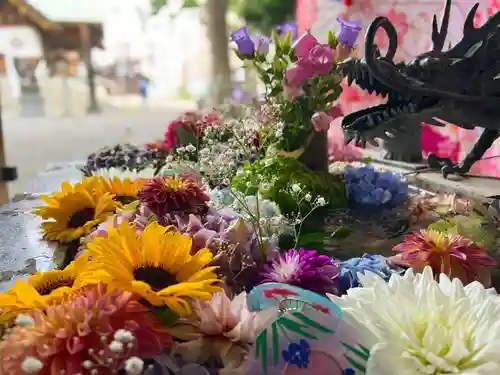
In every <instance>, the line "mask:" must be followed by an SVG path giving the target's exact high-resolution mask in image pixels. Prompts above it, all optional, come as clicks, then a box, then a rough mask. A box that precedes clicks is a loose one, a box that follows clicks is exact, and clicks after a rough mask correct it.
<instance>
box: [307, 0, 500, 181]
mask: <svg viewBox="0 0 500 375" xmlns="http://www.w3.org/2000/svg"><path fill="white" fill-rule="evenodd" d="M331 2H336V3H337V5H336V8H332V5H331ZM476 2H480V7H479V9H478V11H477V13H476V17H475V23H476V25H480V24H482V23H483V22H484V21H485V19H486V18H487V17H488V16H490V15H491V14H494V13H495V12H496V11H497V10H498V9H499V8H500V0H489V3H488V0H477V1H475V0H474V1H470V0H454V1H453V7H452V12H451V23H450V28H449V31H448V39H447V41H446V43H445V46H448V44H449V43H450V42H452V43H455V42H456V41H458V40H459V39H460V38H461V36H462V28H463V22H464V19H465V16H466V15H467V13H468V11H469V9H470V8H471V7H472V6H473V5H474V4H475V3H476ZM443 5H444V1H443V0H437V1H436V0H423V1H418V2H417V1H415V0H353V4H352V6H350V7H346V6H343V5H342V3H341V2H338V1H337V0H297V20H298V23H299V27H300V29H301V30H305V29H306V28H311V27H312V29H313V31H314V33H315V34H316V33H318V34H322V33H326V31H327V30H328V28H335V27H336V26H335V18H336V17H337V16H342V17H344V18H348V19H357V20H361V21H362V23H363V26H364V27H365V28H366V26H368V24H369V23H370V22H371V20H373V19H374V18H375V17H377V16H385V17H387V18H389V19H390V20H391V21H392V22H393V24H394V25H395V27H396V29H397V31H398V39H399V48H398V52H397V54H396V58H397V59H398V60H404V61H408V60H410V59H411V58H412V57H413V56H415V55H417V54H419V53H422V52H425V51H428V50H429V47H430V31H431V24H432V17H433V15H434V14H438V19H439V18H440V16H441V13H442V9H443ZM332 9H335V12H336V14H335V13H332ZM325 17H328V19H324V18H325ZM316 25H321V26H320V27H316ZM323 25H324V26H323ZM323 28H324V29H325V30H319V29H323ZM363 35H364V30H363V31H362V33H361V34H360V38H359V40H358V43H359V44H360V45H361V43H362V37H363ZM318 36H319V35H318ZM377 42H378V44H379V46H381V47H382V48H384V47H386V46H387V38H386V37H385V35H383V33H381V34H380V36H379V38H378V41H377ZM356 53H357V55H358V56H360V55H361V53H360V51H359V50H358V51H357V52H356ZM378 101H379V98H377V97H376V96H374V95H369V94H368V93H366V92H363V91H361V90H360V89H358V88H357V87H354V86H352V87H347V85H345V87H344V92H343V94H342V96H341V98H340V99H339V102H340V106H341V107H342V109H343V111H344V113H349V112H352V111H354V110H357V109H360V108H363V107H366V106H372V105H374V104H376V103H377V102H378ZM339 126H340V119H339V120H337V126H336V127H335V128H334V129H332V130H331V134H330V136H331V138H335V141H337V138H338V137H340V136H341V133H340V132H339V130H340V129H339V128H338V127H339ZM481 131H482V130H481V129H475V130H463V129H461V128H459V127H456V126H454V125H447V126H446V127H444V128H439V127H434V126H430V125H424V127H423V139H422V141H423V142H422V143H423V151H424V156H426V155H427V154H428V153H430V152H433V153H436V154H438V155H439V156H442V157H449V158H450V159H452V160H454V161H459V160H462V158H464V157H465V155H466V154H467V152H468V151H469V150H470V148H471V147H472V146H473V145H474V142H475V141H476V139H477V138H478V136H479V134H480V132H481ZM332 140H333V139H332ZM493 155H500V141H497V142H496V143H495V145H494V146H493V147H492V148H491V149H490V150H489V151H488V153H487V155H485V157H487V156H493ZM472 172H474V173H480V174H483V175H489V176H498V177H500V158H496V159H490V160H484V161H480V162H478V163H476V165H475V166H474V167H473V171H472Z"/></svg>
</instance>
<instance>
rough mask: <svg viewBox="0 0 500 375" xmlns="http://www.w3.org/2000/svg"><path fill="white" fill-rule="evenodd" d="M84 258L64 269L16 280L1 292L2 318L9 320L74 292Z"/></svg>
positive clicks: (0, 317) (0, 308)
mask: <svg viewBox="0 0 500 375" xmlns="http://www.w3.org/2000/svg"><path fill="white" fill-rule="evenodd" d="M83 260H84V259H82V260H77V261H74V262H72V263H71V264H69V265H68V266H67V267H66V268H64V269H63V270H54V271H47V272H37V273H35V274H33V275H31V276H30V277H28V279H27V280H18V281H16V283H15V284H14V286H13V287H12V288H11V289H9V290H7V291H6V292H4V293H0V310H1V314H0V320H1V321H3V322H5V321H9V320H11V319H12V318H14V317H15V316H16V315H17V314H20V313H23V312H28V311H30V310H32V309H35V308H43V307H45V306H47V305H48V304H49V303H52V302H55V301H58V300H60V299H61V298H62V297H64V296H65V295H67V294H71V293H73V292H74V291H75V290H76V289H77V287H76V285H75V281H76V275H77V273H78V271H79V269H80V267H81V265H82V261H83Z"/></svg>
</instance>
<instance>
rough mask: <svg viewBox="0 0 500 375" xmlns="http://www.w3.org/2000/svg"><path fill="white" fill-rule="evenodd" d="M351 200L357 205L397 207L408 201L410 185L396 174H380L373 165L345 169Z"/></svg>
mask: <svg viewBox="0 0 500 375" xmlns="http://www.w3.org/2000/svg"><path fill="white" fill-rule="evenodd" d="M344 181H345V183H346V185H347V193H348V197H349V200H350V201H351V202H352V203H355V204H361V205H370V206H383V205H397V204H400V203H402V202H404V201H405V200H406V199H408V183H407V182H406V181H405V179H404V178H403V177H402V176H401V175H399V174H396V173H393V172H389V171H384V172H379V171H377V170H375V169H374V168H373V167H372V166H371V165H367V166H364V167H361V168H354V167H351V166H347V167H346V168H345V169H344Z"/></svg>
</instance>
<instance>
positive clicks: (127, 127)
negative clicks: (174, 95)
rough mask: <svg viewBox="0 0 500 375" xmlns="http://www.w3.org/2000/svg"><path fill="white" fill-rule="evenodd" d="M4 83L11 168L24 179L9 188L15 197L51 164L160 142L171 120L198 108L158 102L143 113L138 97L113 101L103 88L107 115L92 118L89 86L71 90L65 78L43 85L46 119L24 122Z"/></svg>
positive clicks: (74, 86) (75, 85)
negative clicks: (122, 145) (122, 146)
mask: <svg viewBox="0 0 500 375" xmlns="http://www.w3.org/2000/svg"><path fill="white" fill-rule="evenodd" d="M1 84H2V85H1V89H2V90H1V96H2V107H3V108H2V111H3V136H4V144H5V147H6V164H7V165H9V166H15V167H17V170H18V174H19V177H18V180H17V181H15V182H13V183H10V184H9V193H10V196H13V195H14V194H17V193H22V192H24V189H25V186H26V185H27V184H28V183H29V181H31V180H32V179H34V178H35V177H36V175H37V174H38V173H40V172H41V171H43V170H44V169H45V168H46V166H47V164H48V163H51V162H66V161H73V160H85V158H86V156H87V155H88V154H89V153H91V152H93V151H96V150H97V149H98V148H100V147H103V146H109V145H114V144H116V143H126V142H129V143H132V144H138V145H141V144H144V143H146V142H149V141H153V140H155V139H160V138H162V137H163V132H164V130H165V128H166V126H167V124H168V122H169V121H170V120H171V119H173V118H174V117H176V116H177V115H178V114H179V112H181V111H183V110H185V109H187V108H190V107H191V108H192V104H191V103H184V102H171V101H167V100H165V101H164V102H163V103H162V102H161V101H160V100H158V99H156V101H154V102H153V103H151V105H150V107H149V108H143V107H142V106H141V102H140V101H139V100H138V99H137V98H135V97H134V96H131V97H124V98H119V97H118V98H112V99H110V98H108V97H106V95H105V94H104V93H103V91H104V90H102V88H101V89H100V90H98V91H99V92H100V95H99V96H100V98H99V102H100V104H101V110H102V111H101V114H97V115H86V114H85V111H86V108H87V102H88V100H87V98H88V95H87V88H86V86H85V84H83V83H80V82H77V81H72V82H70V83H69V90H68V89H67V88H66V89H65V88H64V84H63V82H62V80H61V78H53V79H44V80H43V81H42V82H40V84H41V89H42V90H41V91H42V95H43V96H44V98H46V100H45V102H46V103H45V104H46V110H45V112H46V116H45V117H23V116H22V115H20V114H19V112H20V109H19V108H18V106H17V105H16V101H15V100H14V99H13V98H12V97H11V96H10V95H9V92H10V90H9V88H8V86H7V84H6V82H5V80H2V82H1ZM68 93H69V95H68ZM118 105H120V106H118ZM65 112H66V113H67V114H66V115H65Z"/></svg>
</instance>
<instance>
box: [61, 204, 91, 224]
mask: <svg viewBox="0 0 500 375" xmlns="http://www.w3.org/2000/svg"><path fill="white" fill-rule="evenodd" d="M94 213H95V210H94V209H93V208H91V207H85V208H82V209H81V210H79V211H76V212H75V213H74V214H73V215H71V217H70V218H69V221H68V227H69V228H79V227H83V226H84V225H85V223H86V222H87V221H90V220H93V219H94Z"/></svg>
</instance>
